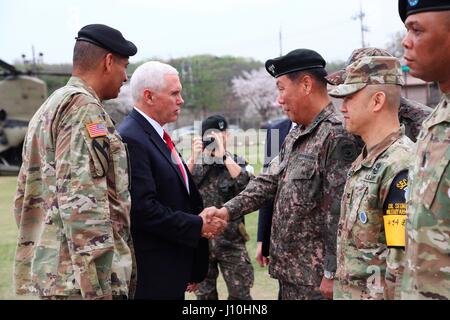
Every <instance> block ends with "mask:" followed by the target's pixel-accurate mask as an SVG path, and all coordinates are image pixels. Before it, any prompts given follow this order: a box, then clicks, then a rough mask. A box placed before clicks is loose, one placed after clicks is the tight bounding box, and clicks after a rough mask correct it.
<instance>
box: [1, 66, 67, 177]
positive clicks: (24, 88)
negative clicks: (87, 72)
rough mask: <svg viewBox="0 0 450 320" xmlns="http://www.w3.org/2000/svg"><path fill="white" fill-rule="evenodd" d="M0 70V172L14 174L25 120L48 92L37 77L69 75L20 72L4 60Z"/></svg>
mask: <svg viewBox="0 0 450 320" xmlns="http://www.w3.org/2000/svg"><path fill="white" fill-rule="evenodd" d="M0 69H1V70H3V71H1V70H0V175H15V174H17V173H18V172H19V169H20V165H21V163H22V146H23V141H24V138H25V134H26V132H27V128H28V122H29V121H30V120H31V118H32V117H33V115H34V113H35V112H36V110H37V109H38V108H39V107H40V106H41V104H42V103H43V102H44V101H45V99H46V98H47V95H48V91H47V85H46V83H45V82H44V81H42V80H41V79H39V78H37V76H38V75H44V74H45V75H55V76H68V74H67V73H52V72H42V71H39V72H36V71H21V70H18V69H17V68H16V67H14V66H12V65H10V64H9V63H7V62H5V61H3V60H0Z"/></svg>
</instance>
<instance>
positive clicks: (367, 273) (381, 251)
mask: <svg viewBox="0 0 450 320" xmlns="http://www.w3.org/2000/svg"><path fill="white" fill-rule="evenodd" d="M345 72H346V77H345V81H344V83H343V84H340V85H338V86H337V87H336V88H334V89H333V90H331V91H330V92H329V94H330V95H331V96H333V97H339V98H348V97H353V95H355V94H357V93H358V92H360V90H364V89H365V88H367V87H368V86H370V85H397V86H399V87H398V90H399V91H400V86H401V85H403V84H404V81H403V74H402V69H401V65H400V61H399V60H398V59H397V58H395V57H392V56H386V55H385V56H373V55H367V56H361V57H360V59H358V60H356V61H355V62H353V63H352V64H350V65H349V66H347V68H346V69H345ZM350 101H351V99H350ZM346 103H348V104H349V105H348V109H351V108H358V107H361V106H356V105H353V106H351V102H346ZM350 106H351V108H350ZM387 107H389V106H387ZM388 110H389V109H388ZM343 111H345V109H344V110H343ZM344 115H345V112H344ZM388 116H391V115H390V114H389V115H388V114H386V116H385V118H386V117H388ZM394 116H395V115H394ZM349 117H350V119H349V121H350V123H351V122H352V119H351V112H349ZM356 119H358V117H356ZM386 120H387V119H382V118H380V116H378V117H376V119H375V120H373V121H376V123H375V124H376V125H375V126H372V127H369V128H372V130H373V129H374V128H377V127H378V124H379V123H380V122H381V121H386ZM360 121H361V120H360ZM365 121H366V123H365V124H364V123H359V125H360V126H364V125H366V126H367V125H368V123H367V122H368V121H372V120H368V119H366V120H365ZM356 122H358V120H356ZM393 123H394V122H393ZM396 123H397V126H398V122H396ZM350 129H351V127H350ZM373 134H374V133H372V135H373ZM412 150H413V143H412V141H411V140H410V139H409V138H408V137H406V136H405V135H404V131H403V128H402V129H398V131H397V132H395V133H392V134H390V135H388V136H387V137H385V138H384V139H383V141H381V142H380V143H379V144H377V145H376V146H373V147H372V149H371V150H370V151H369V150H366V149H364V150H363V153H362V154H361V155H360V156H359V158H358V159H357V160H356V161H355V162H354V163H353V164H352V167H351V169H350V171H349V174H348V178H347V182H346V186H345V191H344V197H343V198H342V205H341V218H340V221H339V229H338V240H337V249H338V250H337V256H338V268H337V273H336V280H335V286H334V299H364V300H367V299H376V300H380V299H394V293H395V286H396V283H397V282H400V280H399V277H400V276H401V272H402V270H403V249H404V246H405V224H406V199H405V192H406V190H407V186H408V185H407V183H408V179H407V177H408V176H407V170H408V168H409V166H410V164H411V163H412V162H411V160H410V159H411V157H410V153H411V152H412Z"/></svg>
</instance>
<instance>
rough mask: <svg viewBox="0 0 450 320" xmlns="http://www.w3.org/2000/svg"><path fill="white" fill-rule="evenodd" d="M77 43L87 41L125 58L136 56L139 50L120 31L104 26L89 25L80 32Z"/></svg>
mask: <svg viewBox="0 0 450 320" xmlns="http://www.w3.org/2000/svg"><path fill="white" fill-rule="evenodd" d="M75 39H77V41H86V42H90V43H92V44H95V45H96V46H99V47H102V48H104V49H107V50H109V51H111V52H113V53H117V54H119V55H121V56H124V57H130V56H134V55H135V54H136V52H137V48H136V46H135V45H134V43H133V42H131V41H128V40H126V39H125V38H124V37H123V36H122V33H120V31H119V30H116V29H114V28H111V27H108V26H106V25H104V24H89V25H87V26H84V27H83V28H81V29H80V31H78V37H76V38H75Z"/></svg>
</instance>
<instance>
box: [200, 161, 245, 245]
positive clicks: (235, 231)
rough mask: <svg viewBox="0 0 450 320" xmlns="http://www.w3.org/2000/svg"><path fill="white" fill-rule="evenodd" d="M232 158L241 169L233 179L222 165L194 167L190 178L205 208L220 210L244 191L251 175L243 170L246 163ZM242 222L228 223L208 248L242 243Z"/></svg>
mask: <svg viewBox="0 0 450 320" xmlns="http://www.w3.org/2000/svg"><path fill="white" fill-rule="evenodd" d="M233 158H234V161H235V162H236V163H237V164H238V165H239V166H240V167H241V168H242V170H241V173H240V174H239V175H238V176H237V177H236V178H234V179H233V178H232V177H231V175H230V173H229V172H228V170H227V168H226V167H225V166H224V165H222V164H205V163H204V164H196V165H195V166H194V170H193V172H192V178H193V179H194V183H195V184H196V186H197V188H198V189H199V191H200V194H201V195H202V198H203V203H204V206H205V207H212V206H215V207H217V208H221V207H222V206H223V204H224V203H225V202H227V201H228V200H230V199H232V198H233V197H235V196H237V195H238V194H239V193H240V192H241V191H242V190H244V189H245V187H246V186H247V184H248V182H249V181H250V178H251V177H252V175H251V174H250V173H249V172H247V170H246V169H245V168H246V161H245V160H244V159H243V158H242V157H239V156H237V155H234V156H233ZM206 163H209V162H206ZM243 222H244V218H243V217H241V218H239V219H237V220H233V221H230V222H229V223H228V226H227V228H226V229H225V231H224V233H223V234H221V235H220V236H218V237H216V238H214V239H213V240H210V241H209V242H210V246H211V247H213V248H226V247H228V246H229V245H230V242H239V243H244V242H245V239H244V235H243V234H242V233H241V232H244V230H245V229H242V228H243V226H242V225H241V223H243ZM240 230H241V231H240ZM213 248H212V249H213Z"/></svg>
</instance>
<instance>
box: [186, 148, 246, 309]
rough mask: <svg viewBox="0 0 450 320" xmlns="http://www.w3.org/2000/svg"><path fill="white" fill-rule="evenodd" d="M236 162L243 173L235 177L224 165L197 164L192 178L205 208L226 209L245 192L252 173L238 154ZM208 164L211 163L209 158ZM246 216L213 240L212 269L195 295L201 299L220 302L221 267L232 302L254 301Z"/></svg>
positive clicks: (210, 263) (229, 225) (210, 247)
mask: <svg viewBox="0 0 450 320" xmlns="http://www.w3.org/2000/svg"><path fill="white" fill-rule="evenodd" d="M228 156H230V157H233V158H234V161H235V162H236V163H237V164H239V165H240V166H241V167H242V171H241V173H240V174H239V175H238V176H237V177H236V178H234V179H233V178H232V177H231V176H230V173H229V172H228V170H227V168H226V167H225V166H224V165H222V164H196V165H195V166H194V170H193V172H192V177H193V179H194V182H195V184H196V185H197V187H198V189H199V191H200V194H201V195H202V198H203V202H204V205H205V207H211V206H215V207H218V208H220V207H222V206H223V204H224V203H225V202H226V201H228V200H230V199H231V198H233V197H235V196H236V195H237V194H239V193H240V192H241V191H242V190H244V189H245V187H246V186H247V184H248V182H249V181H250V178H251V174H250V173H248V172H247V171H246V169H245V166H246V161H245V160H244V159H243V158H241V157H238V156H236V155H234V156H232V155H231V154H229V153H228ZM205 162H206V163H212V161H211V162H209V160H208V159H207V160H206V161H205ZM247 240H248V235H247V233H246V231H245V225H244V217H240V218H239V219H237V220H234V221H230V223H229V224H228V226H227V228H226V229H225V232H224V233H223V234H222V235H220V236H218V237H216V238H215V239H212V240H209V253H210V255H209V269H208V275H207V276H206V278H205V280H204V281H203V282H201V283H200V284H199V287H198V290H197V291H196V292H195V294H196V295H197V299H199V300H217V299H218V294H217V277H218V276H219V270H218V266H220V269H221V271H222V274H223V278H224V280H225V283H226V285H227V288H228V299H229V300H251V296H250V288H251V287H252V286H253V280H254V274H253V266H252V264H251V262H250V258H249V256H248V252H247V248H246V247H245V242H246V241H247Z"/></svg>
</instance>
